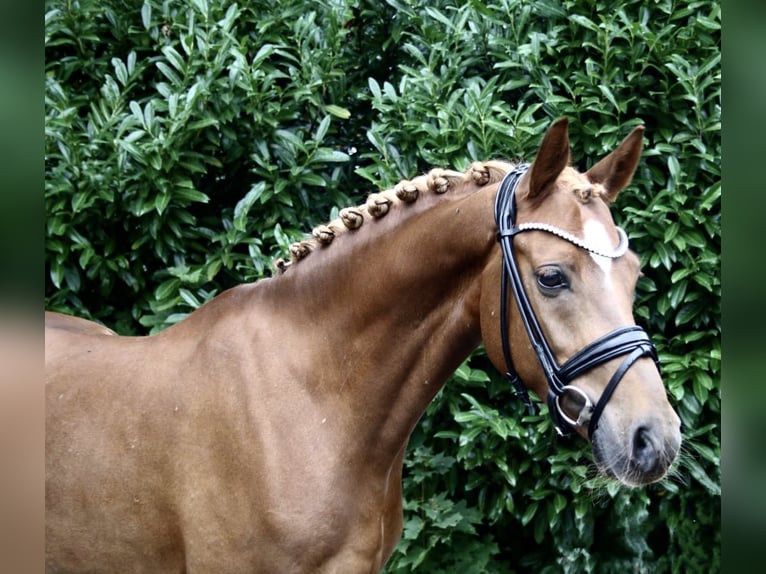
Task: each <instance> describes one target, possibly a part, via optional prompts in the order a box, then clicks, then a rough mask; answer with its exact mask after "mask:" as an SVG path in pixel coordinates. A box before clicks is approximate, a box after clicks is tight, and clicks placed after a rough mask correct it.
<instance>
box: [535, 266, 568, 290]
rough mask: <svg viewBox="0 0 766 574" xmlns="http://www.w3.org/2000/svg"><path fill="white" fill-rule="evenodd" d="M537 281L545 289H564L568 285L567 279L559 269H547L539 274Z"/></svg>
mask: <svg viewBox="0 0 766 574" xmlns="http://www.w3.org/2000/svg"><path fill="white" fill-rule="evenodd" d="M537 282H538V283H539V284H540V287H542V288H543V289H547V290H551V289H562V288H564V287H567V286H568V284H567V279H566V277H565V276H564V274H563V273H562V272H561V271H559V270H558V269H545V270H543V271H541V272H540V273H538V274H537Z"/></svg>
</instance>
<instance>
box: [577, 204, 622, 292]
mask: <svg viewBox="0 0 766 574" xmlns="http://www.w3.org/2000/svg"><path fill="white" fill-rule="evenodd" d="M582 234H583V238H584V239H585V242H586V243H588V244H589V245H593V246H594V247H596V248H597V249H599V250H600V251H604V252H609V251H612V250H613V249H614V247H615V245H614V239H613V238H612V234H611V233H609V230H608V229H607V227H606V225H604V223H603V222H601V221H599V220H598V219H595V218H588V219H586V220H585V221H584V222H583V230H582ZM588 255H590V257H591V259H593V261H595V262H596V264H597V265H598V266H599V267H600V268H601V270H602V271H603V272H604V274H605V275H606V277H607V278H608V277H609V276H610V272H611V271H612V260H611V259H610V258H609V257H604V256H603V255H597V254H595V253H590V252H589V253H588Z"/></svg>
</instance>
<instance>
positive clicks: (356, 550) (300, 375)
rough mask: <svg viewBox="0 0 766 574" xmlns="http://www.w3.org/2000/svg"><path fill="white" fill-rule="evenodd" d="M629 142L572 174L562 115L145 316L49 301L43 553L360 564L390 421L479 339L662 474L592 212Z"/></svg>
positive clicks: (633, 468)
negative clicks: (105, 321) (156, 327)
mask: <svg viewBox="0 0 766 574" xmlns="http://www.w3.org/2000/svg"><path fill="white" fill-rule="evenodd" d="M641 148H642V129H641V128H640V127H639V128H636V129H634V130H633V131H632V132H631V133H630V135H628V136H627V137H626V138H625V140H623V142H622V143H621V144H620V145H619V146H618V147H617V148H616V149H615V150H614V151H613V152H612V153H610V154H609V155H607V156H606V157H605V158H603V159H602V160H601V161H599V162H598V163H597V164H595V165H594V166H593V167H591V168H590V169H588V170H587V171H586V172H584V173H580V172H579V171H577V170H576V169H574V168H573V167H571V166H570V165H569V163H570V150H569V139H568V125H567V122H566V120H559V121H558V122H556V123H554V124H553V125H552V126H551V128H550V129H549V130H548V132H547V133H546V135H545V137H544V139H543V142H542V144H541V146H540V149H539V150H538V153H537V155H536V157H535V159H534V161H533V163H532V164H531V165H530V166H528V167H526V166H514V165H512V164H508V163H505V162H499V161H490V162H485V163H475V164H473V165H472V166H470V168H469V169H468V170H466V171H465V172H456V171H450V170H440V169H435V170H432V171H431V172H429V173H428V174H426V175H423V176H419V177H416V178H415V179H413V180H411V181H403V182H401V183H400V184H398V185H397V186H396V187H395V188H394V189H392V190H387V191H384V192H382V193H375V194H372V195H371V196H370V197H369V198H368V200H367V202H366V203H365V204H364V205H361V206H357V207H350V208H346V209H343V210H341V212H340V217H339V218H338V219H337V220H335V221H332V222H330V223H329V224H327V225H322V226H320V227H318V228H316V229H315V230H314V233H313V235H314V237H313V238H311V239H309V240H306V241H302V242H299V243H298V244H296V245H294V246H293V247H292V248H291V253H292V257H291V259H290V260H289V261H280V262H278V269H279V272H278V273H277V274H276V275H275V276H274V277H272V278H269V279H264V280H261V281H258V282H256V283H254V284H248V285H241V286H238V287H235V288H233V289H230V290H228V291H226V292H224V293H222V294H220V295H219V296H217V297H216V298H214V299H213V300H211V301H210V302H208V303H207V304H205V305H203V306H202V307H201V308H199V309H198V310H196V311H195V312H194V313H192V314H191V315H190V316H189V317H187V318H186V319H184V320H183V321H181V322H179V323H177V324H176V325H174V326H172V327H169V328H168V329H166V330H164V331H163V332H161V333H159V334H156V335H152V336H147V337H122V336H118V335H115V334H114V333H113V332H112V331H111V330H109V329H107V328H105V327H101V326H99V325H96V324H95V323H90V322H87V321H84V320H82V319H75V318H72V317H66V316H63V315H59V314H55V313H46V339H45V345H46V393H47V398H46V400H47V426H46V570H47V571H48V572H85V571H88V572H221V573H223V572H232V573H234V572H264V573H266V572H268V573H273V572H280V573H289V572H296V573H301V572H343V573H347V572H375V571H378V570H380V569H381V568H382V567H383V565H384V564H385V563H386V560H387V559H388V557H389V556H390V554H391V552H392V551H393V549H394V547H395V545H396V544H397V542H398V540H399V537H400V535H401V531H402V492H401V478H402V458H403V456H404V452H405V448H406V445H407V441H408V438H409V436H410V433H411V431H412V429H413V427H414V426H415V424H416V423H417V421H418V419H419V418H420V417H421V415H422V414H423V412H424V410H425V408H426V406H427V405H428V403H429V402H430V401H431V400H432V398H433V397H434V395H435V394H436V393H437V391H438V390H439V389H440V388H441V387H442V385H443V384H444V383H445V381H446V380H447V379H448V378H449V376H450V375H451V374H452V372H453V371H454V370H455V369H456V368H457V367H458V366H459V365H460V363H461V362H462V361H463V360H464V359H465V358H466V357H467V356H468V355H469V354H470V353H471V352H472V351H473V350H474V349H475V348H476V347H477V345H478V344H479V343H481V342H483V343H484V345H485V347H486V350H487V353H488V356H489V358H490V359H491V361H492V362H493V364H494V365H495V366H496V367H497V368H498V369H499V370H501V371H502V372H508V373H509V375H510V376H511V378H512V379H513V380H514V381H515V383H514V384H516V385H519V386H521V385H525V387H526V388H528V389H529V390H530V391H531V392H532V393H533V394H535V395H537V396H538V397H540V398H542V399H544V400H547V401H548V402H549V405H550V411H551V414H552V415H553V416H554V419H555V422H556V426H557V428H560V429H561V430H562V432H570V431H574V432H577V433H579V434H581V435H582V436H583V437H584V438H586V439H589V440H590V441H591V442H592V444H593V455H594V459H595V461H596V463H597V465H598V467H599V468H600V469H601V470H602V471H603V472H604V473H605V474H607V475H609V476H612V477H614V478H615V479H617V480H619V481H621V482H623V483H625V484H628V485H631V486H637V485H642V484H647V483H650V482H653V481H656V480H659V479H660V478H662V477H663V476H664V475H665V474H666V473H667V471H668V469H669V467H670V466H671V464H672V462H673V461H674V459H675V457H676V453H677V451H678V449H679V445H680V432H679V419H678V417H677V416H676V414H675V412H674V411H673V409H672V408H671V406H670V404H669V403H668V399H667V395H666V392H665V389H664V387H663V384H662V380H661V378H660V374H659V371H658V369H657V366H656V364H655V361H654V351H653V347H652V346H651V343H650V342H649V340H648V336H646V334H645V333H644V332H643V331H642V330H641V329H639V328H638V327H636V326H635V322H634V319H633V315H632V310H631V308H632V303H633V291H634V288H635V285H636V281H637V278H638V276H639V266H638V258H637V257H636V256H635V254H633V253H632V252H631V251H630V250H628V249H627V237H626V236H625V234H624V232H622V231H621V230H619V229H618V228H617V227H615V225H614V222H613V220H612V217H611V215H610V210H609V206H610V204H611V203H612V202H613V201H614V200H615V199H616V197H617V194H618V193H619V192H620V190H621V189H622V188H624V187H625V186H627V185H628V184H629V183H630V180H631V179H632V175H633V172H634V170H635V168H636V165H637V163H638V161H639V157H640V154H641ZM498 239H499V240H498ZM502 285H505V287H502V288H501V286H502ZM501 293H502V294H501ZM530 341H531V342H532V344H530ZM522 381H523V383H522Z"/></svg>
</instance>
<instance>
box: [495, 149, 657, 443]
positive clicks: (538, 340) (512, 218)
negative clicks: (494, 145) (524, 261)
mask: <svg viewBox="0 0 766 574" xmlns="http://www.w3.org/2000/svg"><path fill="white" fill-rule="evenodd" d="M528 168H529V164H521V165H519V166H517V167H516V168H515V169H514V170H513V171H511V172H510V173H508V174H507V175H506V176H505V177H504V178H503V180H502V181H501V182H500V186H499V188H498V190H497V197H496V198H495V221H496V222H497V226H498V229H499V231H498V234H497V238H498V241H499V242H500V246H501V249H502V252H503V269H504V272H503V273H502V279H501V282H500V305H501V308H500V329H501V337H502V346H503V355H504V357H505V364H506V367H507V369H508V372H507V373H506V376H507V377H508V378H509V379H510V381H511V383H512V384H513V386H514V387H515V389H516V394H517V395H518V396H519V397H521V399H522V400H523V401H524V403H525V404H526V405H527V406H529V407H530V409H532V410H534V406H533V403H532V401H531V399H530V397H529V391H528V390H527V388H526V387H525V386H524V383H523V382H522V381H521V378H520V377H519V374H518V373H517V371H516V369H515V368H514V366H513V361H512V359H511V351H510V346H509V343H508V282H509V281H510V284H511V287H512V290H513V295H514V298H515V299H516V305H517V306H518V308H519V314H520V316H521V319H522V322H523V323H524V327H525V329H526V331H527V335H528V336H529V341H530V343H531V344H532V348H533V349H534V351H535V354H536V355H537V359H538V360H539V361H540V366H541V367H542V369H543V372H544V373H545V378H546V379H547V381H548V410H549V411H550V414H551V417H552V418H553V423H554V425H555V427H556V431H557V432H558V434H559V435H561V436H565V435H568V434H571V432H572V431H573V430H574V427H576V426H584V425H585V424H586V423H587V425H588V436H589V437H590V438H591V439H592V438H593V433H594V432H595V431H596V428H597V426H598V421H599V419H600V418H601V413H602V412H603V410H604V407H605V406H606V403H607V402H608V401H609V399H610V397H611V396H612V393H613V392H614V390H615V388H617V385H618V384H619V382H620V381H621V380H622V378H623V376H624V375H625V373H626V372H627V371H628V369H629V368H630V367H631V365H633V363H635V362H636V361H637V360H638V359H639V358H641V357H643V356H649V357H651V358H652V359H654V361H655V363H656V364H657V366H658V368H659V362H658V358H657V351H656V349H655V348H654V345H653V344H652V342H651V341H650V340H649V336H648V335H647V334H646V332H645V331H644V330H643V329H642V328H641V327H638V326H636V325H631V326H628V327H621V328H619V329H615V330H614V331H611V332H609V333H607V334H606V335H604V336H603V337H600V338H598V339H596V340H595V341H593V342H592V343H590V344H589V345H586V346H585V347H584V348H582V349H580V350H579V351H578V352H577V353H575V354H574V355H573V356H572V357H570V358H569V359H568V360H567V361H566V362H565V363H564V364H563V365H561V366H559V365H558V363H557V362H556V358H555V356H554V354H553V351H552V350H551V348H550V346H549V345H548V341H547V340H546V338H545V335H544V334H543V331H542V329H541V328H540V323H539V322H538V321H537V317H536V316H535V312H534V310H533V309H532V304H531V303H530V300H529V297H528V296H527V293H526V291H525V290H524V284H523V283H522V281H521V274H520V272H519V266H518V262H517V261H516V257H515V255H514V251H513V238H514V236H516V235H518V234H519V233H522V232H524V231H531V230H537V231H544V232H546V233H551V234H553V235H555V236H557V237H560V238H561V239H564V240H566V241H569V242H570V243H573V244H574V245H576V246H577V247H580V248H581V249H586V250H587V251H590V252H591V253H594V254H596V255H600V256H602V257H609V258H611V259H614V258H617V257H621V256H622V255H624V254H625V252H626V251H627V249H628V239H627V236H626V235H625V232H624V231H623V230H622V229H620V228H619V227H618V228H617V232H618V234H619V236H620V244H619V245H618V246H617V248H616V249H615V250H614V251H612V252H604V251H602V250H600V249H597V248H596V247H594V246H592V245H589V244H588V243H586V242H585V241H583V240H581V239H580V238H578V237H576V236H574V235H572V234H570V233H567V232H566V231H564V230H562V229H559V228H557V227H554V226H552V225H549V224H547V223H522V224H521V225H518V226H517V225H516V187H517V186H518V184H519V181H520V180H521V176H522V175H523V174H524V172H526V171H527V169H528ZM623 355H627V357H626V358H625V359H624V360H623V362H622V364H621V365H620V366H619V367H618V368H617V370H616V371H615V372H614V374H613V375H612V378H611V379H610V380H609V383H608V384H607V386H606V388H605V389H604V392H603V393H602V394H601V398H599V400H598V403H596V406H595V407H594V406H593V403H592V402H591V400H590V399H589V398H588V396H587V395H586V394H585V393H584V392H583V391H582V390H581V389H579V388H577V387H575V386H573V385H571V382H572V381H573V380H574V379H576V378H577V377H579V376H580V375H582V374H583V373H585V372H586V371H589V370H591V369H593V368H594V367H597V366H598V365H601V364H603V363H605V362H607V361H610V360H612V359H614V358H616V357H621V356H623ZM564 395H572V396H576V397H577V398H578V402H579V403H582V404H583V406H582V408H581V410H580V413H579V415H578V416H577V419H573V418H572V417H570V416H569V415H567V414H566V413H565V412H564V410H563V409H562V407H561V404H560V399H561V397H562V396H564Z"/></svg>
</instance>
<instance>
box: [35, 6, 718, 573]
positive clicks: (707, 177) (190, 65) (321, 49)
mask: <svg viewBox="0 0 766 574" xmlns="http://www.w3.org/2000/svg"><path fill="white" fill-rule="evenodd" d="M720 22H721V16H720V8H719V5H718V4H717V3H715V2H673V1H670V0H657V1H654V2H651V3H647V2H641V1H626V2H622V3H619V4H614V3H610V2H603V1H593V0H578V1H568V2H567V1H563V2H562V1H556V0H530V1H521V0H497V1H495V2H493V3H491V5H490V4H485V3H482V2H475V1H469V2H464V3H460V4H457V5H456V3H453V2H449V1H447V0H428V1H405V0H401V1H398V0H388V1H387V2H378V1H371V0H358V1H353V0H345V1H342V0H323V1H314V2H305V1H297V0H287V1H284V2H278V3H274V2H265V1H260V0H259V1H251V2H242V3H241V4H235V3H228V2H224V1H222V0H185V1H182V0H178V1H175V2H171V1H169V0H166V1H164V2H163V1H160V0H146V1H144V2H143V3H142V2H131V1H126V0H122V1H120V0H98V1H95V0H79V1H68V2H63V1H61V0H46V24H45V30H46V34H45V50H46V91H45V94H46V96H45V97H46V100H45V101H46V103H45V113H46V119H45V130H46V131H45V134H46V140H45V141H46V150H45V153H46V159H45V173H46V188H45V201H46V211H47V218H46V306H47V308H49V309H57V310H62V311H66V312H70V313H75V314H78V315H81V316H86V317H92V318H95V319H97V320H100V321H102V322H104V323H106V324H108V325H109V326H111V327H113V328H115V329H117V330H118V331H119V332H122V333H125V334H137V333H146V332H156V331H158V330H161V329H162V328H164V327H165V326H167V325H169V324H172V323H174V322H176V321H178V320H180V319H181V318H183V317H184V316H186V314H188V313H189V312H191V311H192V310H193V309H194V308H196V307H198V306H199V305H200V304H202V303H203V302H204V301H206V300H208V299H210V298H211V297H213V296H214V295H215V294H217V293H219V292H220V291H221V290H223V289H225V288H228V287H230V286H232V285H234V284H236V283H240V282H243V281H253V280H255V279H258V278H260V277H263V276H267V275H269V274H270V273H271V268H272V265H273V261H274V259H276V258H277V257H280V256H284V255H285V254H286V253H287V246H288V244H289V243H290V242H292V241H293V240H295V239H296V238H299V237H300V236H302V234H304V233H305V232H307V231H308V230H310V229H311V228H312V227H313V226H314V225H316V224H317V223H320V222H322V221H326V220H329V219H331V218H332V217H334V215H335V212H336V210H337V209H338V208H339V207H343V206H345V205H348V204H352V203H360V202H361V201H362V200H363V198H364V197H365V196H366V195H367V193H369V192H370V191H373V190H374V189H376V188H378V187H380V186H390V185H392V184H394V183H395V182H397V181H398V180H399V179H400V178H402V177H412V176H414V175H416V174H417V173H419V172H423V171H424V170H426V169H428V168H430V167H432V166H450V167H455V168H458V169H460V168H464V167H465V166H466V165H468V163H469V162H470V161H472V160H480V159H490V158H498V157H501V158H515V157H527V158H529V157H530V156H531V154H533V153H534V151H535V149H536V146H537V145H538V143H539V141H540V137H541V135H542V133H543V131H544V130H545V129H546V127H547V126H548V125H549V124H550V122H551V120H552V119H554V118H556V117H560V116H567V117H569V118H570V120H571V124H570V132H571V139H572V144H573V159H574V162H575V164H576V165H577V166H579V167H581V168H584V167H586V166H587V165H589V164H590V163H591V162H593V161H594V160H595V159H597V158H598V157H600V156H602V155H603V154H604V153H605V152H607V151H608V150H610V149H611V148H612V147H613V146H614V145H615V144H616V143H617V142H618V141H619V140H620V139H621V138H622V137H624V136H625V135H626V134H627V133H628V131H629V129H630V127H631V126H633V125H635V124H637V123H643V124H645V125H646V128H647V129H646V149H645V153H644V157H643V160H642V163H641V165H640V167H639V169H638V172H637V174H636V177H635V179H634V182H633V184H632V186H631V188H630V189H629V190H628V191H626V192H625V193H623V194H622V196H621V198H620V200H619V201H618V204H617V206H616V210H615V211H616V213H615V216H616V219H617V220H618V223H619V224H621V225H623V226H624V227H625V228H626V230H627V231H628V234H629V235H630V237H631V242H632V246H633V248H634V249H635V250H636V251H637V252H638V253H640V255H641V258H642V263H643V270H644V273H645V276H644V277H643V278H642V279H641V281H640V283H639V288H638V295H637V302H636V304H637V308H636V314H637V318H638V319H639V321H640V322H642V323H643V324H644V326H645V327H646V328H647V330H648V331H649V332H650V334H651V335H652V338H653V339H654V341H655V342H656V344H657V346H658V348H659V350H660V355H661V359H662V364H663V373H664V377H665V380H666V383H667V387H668V390H669V393H670V395H671V399H672V401H673V403H674V404H675V405H676V407H677V410H678V411H679V414H680V416H681V418H682V420H683V423H684V426H685V447H684V452H683V456H682V458H681V461H680V463H679V465H678V468H677V471H676V473H675V475H674V476H673V477H671V478H669V479H667V480H665V481H663V482H662V483H660V484H657V485H653V486H651V487H648V488H643V489H637V490H628V489H624V488H618V487H617V486H616V485H614V484H610V483H608V482H605V481H603V480H601V479H599V478H597V477H594V474H593V470H592V463H591V458H590V454H589V449H588V447H587V445H586V444H584V442H583V441H581V440H577V441H573V442H571V443H570V442H564V441H557V440H554V439H553V432H552V429H551V426H550V423H549V422H548V420H547V419H546V416H545V414H544V412H543V413H542V414H541V415H539V416H529V415H525V413H524V410H523V409H522V406H521V405H520V404H519V402H518V401H517V399H515V398H514V396H513V393H512V392H511V390H510V389H509V388H508V385H507V383H506V382H505V381H504V380H502V378H501V377H500V376H499V374H498V373H497V372H496V371H495V370H494V369H493V368H492V367H491V366H490V365H489V363H488V361H487V359H486V357H485V356H484V354H483V353H482V351H481V349H480V350H478V351H477V352H476V353H475V354H474V355H473V356H472V357H471V358H470V359H469V360H467V361H466V362H465V363H464V365H463V366H462V367H461V368H460V369H459V370H458V372H457V373H455V375H454V377H453V378H452V380H451V381H450V382H449V383H448V384H447V385H446V387H445V388H444V390H443V391H442V392H441V393H440V394H439V395H438V396H437V398H436V400H435V401H434V402H433V403H432V405H431V406H430V407H429V408H428V411H427V413H426V415H425V416H424V418H423V420H422V421H421V424H420V425H419V426H418V428H417V429H416V430H415V432H414V434H413V437H412V441H411V444H410V447H409V451H408V455H407V459H406V462H405V483H404V490H405V530H404V536H403V539H402V542H401V543H400V545H399V547H398V548H397V550H396V552H395V553H394V556H393V557H392V560H391V562H390V563H389V565H388V567H387V571H389V572H396V571H410V570H414V569H417V570H419V571H423V572H461V573H467V572H514V571H535V572H583V571H589V572H644V571H652V572H695V571H704V572H715V571H718V570H719V568H720V550H719V547H720V533H719V520H720V464H719V454H720V426H719V422H720V387H719V380H720V359H721V357H720V304H719V298H720V195H721V184H720V176H721V174H720V154H721V143H720V127H721V125H720V122H721V109H720V49H719V46H720Z"/></svg>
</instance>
